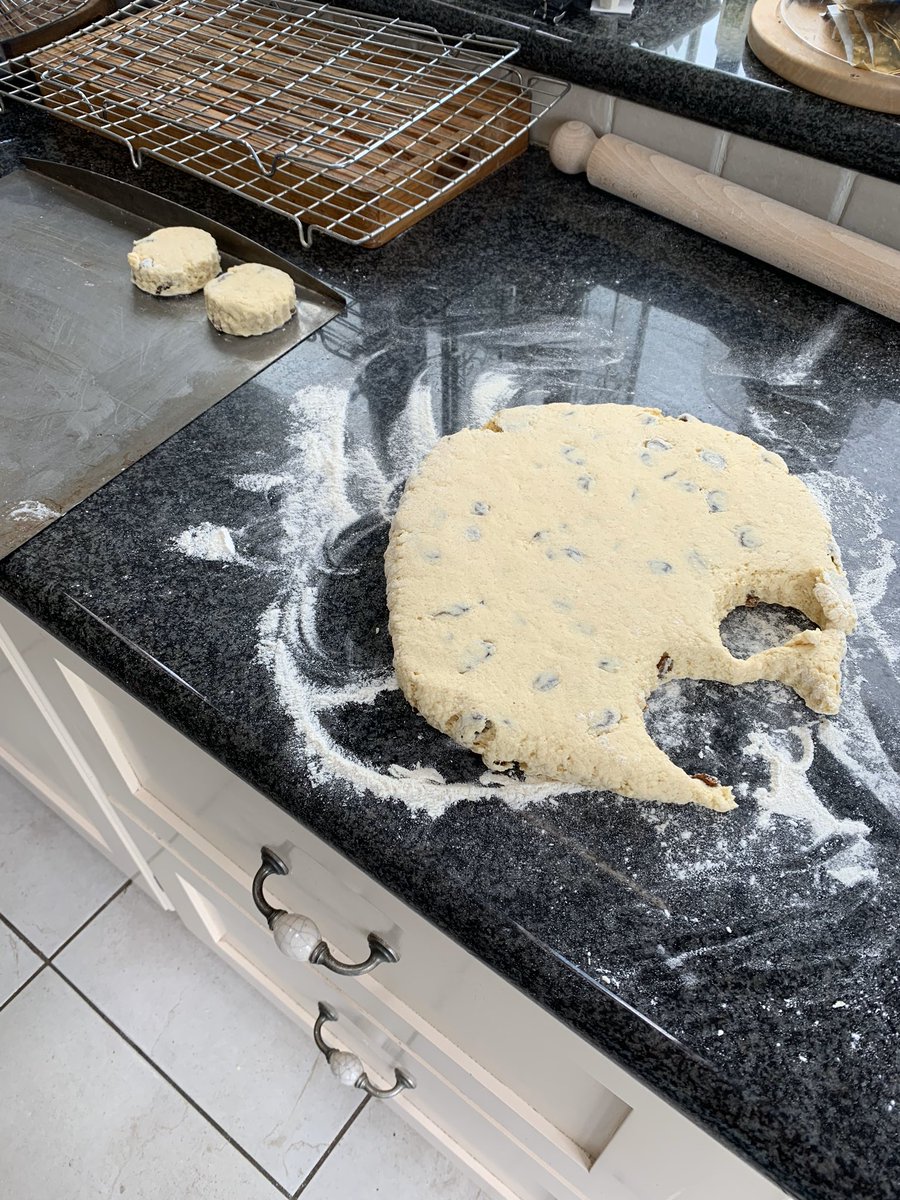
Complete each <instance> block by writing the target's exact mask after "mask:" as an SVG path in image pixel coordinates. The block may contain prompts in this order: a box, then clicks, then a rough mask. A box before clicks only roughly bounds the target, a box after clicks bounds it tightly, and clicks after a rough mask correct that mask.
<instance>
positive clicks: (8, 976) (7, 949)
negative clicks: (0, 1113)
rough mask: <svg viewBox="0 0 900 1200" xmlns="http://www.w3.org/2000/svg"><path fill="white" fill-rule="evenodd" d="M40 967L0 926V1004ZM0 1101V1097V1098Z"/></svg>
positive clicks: (10, 931)
mask: <svg viewBox="0 0 900 1200" xmlns="http://www.w3.org/2000/svg"><path fill="white" fill-rule="evenodd" d="M40 965H41V960H40V959H39V958H38V956H37V955H36V954H32V952H31V951H30V950H29V949H28V947H27V946H26V945H25V943H24V942H23V941H22V939H21V938H17V937H16V935H15V934H14V933H13V932H12V930H10V929H7V928H6V926H5V925H2V924H0V1004H2V1003H3V1001H4V1000H6V999H8V998H9V997H10V996H11V995H12V994H13V992H14V991H15V990H16V988H18V987H21V986H22V984H23V983H24V982H25V980H26V979H29V978H30V977H31V976H32V975H33V974H34V973H35V971H37V970H38V968H39V967H40ZM0 1100H2V1097H0Z"/></svg>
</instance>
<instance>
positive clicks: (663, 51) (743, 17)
mask: <svg viewBox="0 0 900 1200" xmlns="http://www.w3.org/2000/svg"><path fill="white" fill-rule="evenodd" d="M753 3H754V0H636V3H635V7H634V12H633V14H632V15H631V16H623V15H620V14H614V13H585V12H582V13H578V14H576V15H573V16H567V17H566V18H565V19H564V20H563V21H561V22H560V23H559V24H557V25H548V24H547V22H546V21H544V20H542V19H541V18H539V17H535V16H534V15H533V14H534V10H535V8H536V7H538V3H537V0H454V2H452V3H451V2H450V0H397V2H396V3H395V6H394V8H395V10H396V11H397V12H398V13H399V14H400V15H401V16H404V17H409V18H412V19H414V20H417V21H421V22H423V23H425V24H429V25H436V26H438V27H439V28H441V29H446V30H450V31H452V32H454V33H466V32H468V31H469V30H471V29H475V30H477V31H478V32H481V33H488V34H499V35H502V36H506V37H514V38H515V39H516V40H517V41H518V42H519V43H520V44H521V47H522V49H521V53H520V54H519V55H518V57H517V59H516V62H517V63H522V64H526V65H527V66H529V67H531V68H532V69H534V70H536V71H541V72H544V73H545V74H549V75H555V76H557V77H558V78H560V79H567V80H570V81H572V82H573V83H580V84H583V85H584V86H586V87H591V88H596V89H597V90H598V91H601V92H611V93H612V94H613V95H616V96H625V97H627V98H628V99H631V100H635V101H637V102H638V103H640V104H646V105H649V106H651V107H652V108H659V109H663V110H665V111H667V112H673V113H677V114H678V115H679V116H682V117H690V118H692V119H693V120H695V121H703V122H706V123H707V124H710V125H715V126H717V127H719V128H720V129H728V130H730V131H731V132H733V133H740V134H744V135H745V136H747V137H751V138H755V139H756V140H757V141H763V142H771V143H772V144H774V145H776V146H784V147H786V148H787V149H789V150H795V151H797V152H798V153H800V154H809V155H811V156H812V157H814V158H821V159H824V160H825V161H826V162H833V163H837V164H839V165H840V166H844V167H851V168H853V169H855V170H858V171H862V172H864V173H866V174H869V175H878V176H881V177H883V178H885V179H891V180H900V119H898V118H897V117H894V116H888V115H886V114H884V113H876V112H869V111H867V110H865V109H861V108H854V107H852V106H850V105H847V104H839V103H838V102H836V101H834V100H827V99H825V98H824V97H822V96H817V95H815V94H814V93H813V92H808V91H805V90H804V89H802V88H799V87H796V86H795V85H794V84H792V83H788V82H787V81H786V80H784V79H781V78H780V77H779V76H778V75H775V74H774V73H773V72H772V71H770V70H769V69H768V68H767V67H764V66H763V64H762V63H761V62H760V61H759V59H758V58H757V57H756V56H755V55H754V53H753V52H752V50H750V49H749V47H748V46H747V44H746V30H747V26H748V24H749V21H750V10H751V9H752V7H753ZM354 7H356V8H359V9H363V10H365V11H368V12H376V13H377V12H381V11H383V9H384V0H354Z"/></svg>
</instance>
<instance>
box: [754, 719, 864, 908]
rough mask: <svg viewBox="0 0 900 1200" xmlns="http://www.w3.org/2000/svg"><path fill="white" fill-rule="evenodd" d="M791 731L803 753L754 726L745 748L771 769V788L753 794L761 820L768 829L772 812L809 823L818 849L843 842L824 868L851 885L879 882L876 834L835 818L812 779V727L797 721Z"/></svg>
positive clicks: (807, 827)
mask: <svg viewBox="0 0 900 1200" xmlns="http://www.w3.org/2000/svg"><path fill="white" fill-rule="evenodd" d="M790 733H791V734H792V735H793V737H794V738H795V739H796V741H797V743H798V746H799V749H800V754H799V756H798V757H795V756H794V755H793V753H792V752H791V749H790V748H789V747H787V746H785V745H783V744H780V739H778V738H776V737H774V736H772V735H770V734H768V733H766V732H765V731H764V730H762V729H757V730H754V732H753V734H752V735H751V738H750V741H749V742H748V744H747V746H746V747H745V748H744V753H745V754H751V755H757V756H759V757H760V758H763V759H765V760H766V762H767V764H768V767H769V786H768V787H765V788H757V789H756V791H755V792H754V794H753V796H754V799H755V800H756V802H757V804H758V805H759V819H758V823H759V825H760V826H761V827H762V828H765V827H766V826H767V825H768V823H769V821H770V820H771V818H772V817H773V816H780V817H786V818H787V819H788V820H790V821H793V822H794V823H795V824H797V825H799V826H801V827H805V831H806V832H807V836H808V837H809V839H810V840H809V843H808V845H807V846H806V847H805V849H807V850H812V849H815V848H816V847H817V846H821V845H822V844H823V843H824V842H827V841H829V840H830V839H831V838H839V839H840V840H841V841H842V842H843V843H844V844H843V846H842V847H841V849H839V850H838V851H837V852H836V853H835V854H834V855H833V856H832V857H831V858H829V859H828V860H827V861H826V863H825V864H824V867H825V871H826V872H827V873H828V874H829V875H830V876H831V877H832V878H833V879H836V880H837V881H838V883H841V884H843V885H844V887H852V886H853V885H854V884H857V883H862V882H865V881H868V882H872V883H874V882H876V881H877V879H878V870H877V868H876V867H875V865H874V853H873V850H872V846H871V845H870V843H869V841H868V834H869V833H870V832H871V830H870V829H869V826H868V825H866V824H865V823H864V822H863V821H854V820H851V819H849V818H838V817H835V816H834V814H833V813H832V812H830V811H829V809H828V808H826V807H825V805H824V804H823V803H822V801H821V800H820V799H819V797H818V796H817V795H816V793H815V792H814V791H813V788H812V785H811V784H810V782H809V779H808V778H807V774H806V773H807V771H808V770H809V768H810V767H811V766H812V762H813V753H814V750H813V740H812V735H811V733H810V731H809V729H808V728H805V727H803V726H800V725H792V726H791V728H790Z"/></svg>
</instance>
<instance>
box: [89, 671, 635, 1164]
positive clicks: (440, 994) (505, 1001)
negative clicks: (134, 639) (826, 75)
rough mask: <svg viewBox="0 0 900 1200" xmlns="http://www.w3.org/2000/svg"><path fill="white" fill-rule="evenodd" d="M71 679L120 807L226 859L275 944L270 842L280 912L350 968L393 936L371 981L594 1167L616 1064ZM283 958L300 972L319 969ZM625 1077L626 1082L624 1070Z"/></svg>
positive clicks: (241, 898)
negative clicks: (121, 785)
mask: <svg viewBox="0 0 900 1200" xmlns="http://www.w3.org/2000/svg"><path fill="white" fill-rule="evenodd" d="M67 674H68V677H69V682H70V685H71V686H72V688H73V690H74V692H75V694H76V696H77V697H78V699H79V701H80V703H81V704H82V706H83V707H84V710H85V712H86V713H87V715H88V717H89V718H90V720H91V722H92V724H93V725H94V727H95V728H96V730H97V732H98V734H99V736H100V737H101V738H102V740H103V742H104V744H105V745H106V746H107V749H108V751H109V753H110V755H111V757H112V758H113V760H114V761H115V762H116V764H117V766H118V767H119V770H120V772H121V774H122V777H123V780H124V781H125V783H126V784H127V786H126V787H125V789H124V790H121V791H120V792H119V793H117V799H116V802H117V803H120V804H122V805H124V806H125V807H126V808H127V811H129V812H130V813H131V815H132V816H133V817H134V818H135V819H136V820H137V821H138V822H139V823H140V824H142V825H145V826H148V827H150V828H152V829H153V830H154V831H155V832H156V833H158V835H159V836H160V838H161V839H162V840H164V841H165V840H169V839H170V833H169V831H170V830H175V831H177V833H179V834H180V835H181V836H182V837H183V838H184V842H185V843H186V844H190V843H192V844H193V846H194V848H195V849H196V850H197V851H198V852H199V854H200V855H201V856H202V859H203V860H204V861H205V862H211V863H215V864H217V867H218V869H219V870H220V871H221V876H217V884H219V885H220V886H221V887H222V888H223V890H224V891H226V892H227V893H228V895H229V897H230V899H231V900H232V902H233V903H234V904H235V905H236V906H239V907H241V908H242V909H243V910H244V911H245V913H247V914H248V915H249V916H250V917H251V918H252V919H253V920H254V921H255V922H257V923H258V924H259V925H260V928H261V929H263V930H265V931H266V936H267V937H268V936H270V935H268V931H267V930H266V927H265V924H264V923H263V922H262V919H261V918H260V917H259V915H258V914H257V913H256V910H255V908H254V907H253V902H252V898H251V893H250V884H251V881H252V878H253V875H254V873H255V872H256V870H257V868H258V867H259V864H260V849H261V847H262V846H264V845H269V846H272V847H273V849H275V850H276V851H277V852H278V854H279V855H280V856H281V857H282V858H283V859H284V860H285V862H286V863H287V865H288V867H289V869H290V873H289V875H287V876H286V877H281V878H273V879H270V880H269V881H268V882H267V884H266V890H267V894H268V895H269V896H270V899H271V901H272V903H273V904H275V905H277V906H278V907H282V908H285V909H287V910H288V911H289V912H299V913H303V914H304V915H306V916H309V917H311V918H312V919H313V920H314V921H315V922H316V924H317V925H318V927H319V929H320V930H321V933H322V936H323V938H324V939H325V940H326V941H327V942H328V943H329V945H330V946H331V947H332V949H333V951H334V953H335V954H336V955H337V956H338V957H341V958H343V959H345V960H347V961H359V960H360V959H362V958H365V956H366V954H367V952H368V947H367V945H366V937H367V935H368V933H369V932H375V933H377V934H379V935H380V936H381V937H383V938H384V939H385V940H386V941H387V942H388V944H389V945H391V946H392V947H393V948H394V949H396V950H397V951H398V952H399V954H400V961H399V962H398V963H396V964H385V965H383V966H380V967H378V968H377V969H376V971H375V972H373V974H372V975H371V976H367V977H366V978H365V980H363V981H361V983H362V985H363V986H364V987H366V988H367V989H368V990H370V991H372V992H376V993H377V994H378V995H379V997H381V998H382V1000H383V1002H384V1004H385V1005H386V1006H391V1005H393V1007H395V1008H396V1009H397V1010H398V1011H402V1012H404V1013H407V1012H409V1013H413V1014H416V1015H417V1016H418V1017H419V1018H421V1019H422V1020H423V1021H425V1022H426V1023H427V1024H428V1025H429V1027H430V1028H432V1029H434V1030H436V1031H438V1032H439V1033H440V1034H441V1035H442V1036H443V1038H444V1039H446V1041H447V1042H448V1043H450V1044H451V1045H454V1046H458V1047H462V1048H463V1049H464V1050H465V1053H466V1055H467V1056H468V1057H469V1059H471V1060H474V1062H476V1063H478V1064H480V1066H481V1068H484V1069H486V1071H487V1072H489V1073H490V1075H491V1076H492V1077H493V1078H494V1079H495V1080H498V1081H499V1082H501V1083H502V1084H503V1085H505V1086H506V1087H508V1088H509V1089H511V1091H512V1092H513V1093H515V1095H516V1096H518V1097H519V1098H520V1099H521V1100H522V1101H524V1103H525V1105H526V1106H527V1107H528V1108H530V1109H532V1110H534V1112H535V1113H537V1114H539V1115H540V1116H541V1117H543V1118H544V1119H545V1120H546V1121H547V1122H548V1123H549V1125H550V1126H552V1127H553V1128H554V1129H555V1130H556V1131H557V1132H558V1134H559V1135H560V1136H561V1137H562V1139H564V1140H565V1142H566V1143H567V1144H574V1146H575V1147H577V1150H578V1154H579V1156H580V1158H581V1159H582V1161H583V1162H584V1163H587V1164H590V1163H592V1162H594V1161H595V1160H596V1158H597V1157H598V1156H599V1155H600V1154H601V1153H602V1151H603V1149H604V1148H605V1146H606V1145H607V1143H608V1142H609V1139H610V1138H611V1136H612V1135H613V1133H614V1132H615V1130H616V1129H617V1128H618V1126H619V1124H620V1123H621V1121H622V1119H623V1118H624V1116H625V1115H627V1113H628V1111H629V1102H628V1101H627V1099H626V1098H625V1097H624V1096H623V1095H622V1093H620V1092H619V1091H618V1089H617V1088H616V1087H615V1086H610V1084H609V1083H608V1082H607V1080H606V1077H605V1076H606V1074H607V1073H608V1071H609V1070H610V1069H612V1070H615V1068H612V1065H611V1064H608V1063H607V1062H606V1060H605V1059H603V1058H602V1056H601V1055H599V1054H597V1052H596V1051H592V1050H591V1049H590V1048H589V1047H588V1046H587V1045H586V1044H585V1043H584V1042H583V1041H582V1040H581V1039H580V1038H578V1037H577V1036H576V1035H574V1034H572V1033H571V1032H570V1031H568V1030H566V1029H565V1028H564V1027H563V1026H562V1025H560V1024H559V1023H558V1022H556V1021H555V1020H554V1019H553V1018H552V1017H550V1016H549V1015H548V1014H547V1013H546V1012H544V1011H543V1010H542V1009H540V1008H539V1007H538V1006H537V1005H536V1004H534V1003H533V1002H532V1001H530V1000H528V999H527V997H525V996H523V995H522V994H521V993H519V992H518V991H516V989H515V988H513V987H512V986H511V985H509V984H508V983H506V982H505V981H504V980H502V979H501V978H500V977H499V976H498V975H496V974H495V973H494V972H493V971H491V970H490V969H489V968H487V967H485V966H484V964H482V963H480V962H479V961H478V960H477V959H476V958H475V957H474V956H472V955H471V954H469V953H467V952H466V951H465V950H463V949H462V948H461V947H459V946H457V945H456V943H454V942H453V941H451V939H450V938H448V937H446V935H444V934H442V933H440V932H439V931H438V930H436V929H435V928H434V927H433V926H432V925H430V924H429V923H428V922H427V921H425V920H424V919H423V918H422V917H420V916H419V915H418V914H416V913H414V912H413V911H412V910H411V909H409V908H408V907H407V906H406V905H404V904H402V903H401V902H400V901H398V900H397V899H396V898H395V897H394V896H392V895H391V894H390V893H389V892H387V891H386V890H385V889H384V888H382V887H380V886H379V885H378V884H377V883H375V882H374V881H373V880H372V879H371V878H370V877H369V876H367V875H366V874H365V873H364V872H362V871H360V870H359V869H358V868H356V867H354V866H353V865H352V864H351V863H349V862H348V861H347V860H346V859H344V858H343V857H342V856H341V855H340V854H338V853H336V852H335V851H334V850H332V849H331V847H329V846H327V845H326V844H325V843H324V842H323V841H322V840H321V839H320V838H318V837H316V836H315V835H314V834H312V833H311V832H310V831H309V830H307V829H306V828H305V827H304V826H302V825H301V824H300V823H299V822H298V821H296V820H295V819H294V818H293V817H291V816H290V815H289V814H288V813H286V812H284V810H282V809H280V808H278V807H277V806H276V805H274V804H272V803H271V802H270V801H268V800H266V799H265V798H264V797H263V796H261V795H260V794H259V793H258V792H256V791H255V790H254V789H252V788H250V787H249V786H248V785H246V784H245V783H243V782H242V781H241V780H240V779H238V778H237V777H236V776H235V775H233V774H232V773H231V772H230V771H228V770H227V769H225V768H224V767H222V765H221V764H220V763H218V762H216V761H215V760H214V759H212V758H211V757H210V756H209V755H207V754H205V753H204V752H203V751H201V750H199V749H198V748H197V747H196V746H194V745H193V744H192V743H190V742H188V741H187V739H186V738H184V737H183V736H182V735H181V734H179V733H177V732H176V731H175V730H173V729H171V728H170V727H169V726H167V725H166V724H165V723H164V722H163V721H161V720H160V719H159V718H157V717H155V716H154V715H153V714H152V713H150V712H148V711H147V710H146V709H145V708H144V707H143V706H142V705H140V704H138V703H137V702H136V701H135V700H133V699H132V698H131V697H129V696H127V695H125V694H124V693H123V692H121V690H120V689H118V688H116V687H115V685H113V684H110V683H109V681H108V680H105V679H103V678H102V677H101V676H99V675H98V674H97V673H96V672H91V671H90V669H89V668H87V669H85V670H84V671H79V674H78V676H77V677H76V676H73V675H72V674H71V673H70V672H69V673H67ZM185 853H186V854H188V853H189V851H187V850H185ZM200 869H201V872H202V873H203V868H202V867H201V868H200ZM285 962H286V964H287V968H288V969H289V970H290V971H292V972H295V973H302V972H308V971H311V970H317V969H316V968H312V967H310V966H309V965H307V964H298V963H295V962H290V961H289V960H285ZM317 973H319V974H321V971H318V972H317ZM617 1078H621V1079H622V1080H625V1079H627V1077H626V1076H625V1075H624V1073H622V1072H617Z"/></svg>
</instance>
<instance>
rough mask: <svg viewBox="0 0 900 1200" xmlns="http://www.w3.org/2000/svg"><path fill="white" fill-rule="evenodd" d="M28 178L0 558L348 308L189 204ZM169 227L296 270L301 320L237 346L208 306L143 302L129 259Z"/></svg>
mask: <svg viewBox="0 0 900 1200" xmlns="http://www.w3.org/2000/svg"><path fill="white" fill-rule="evenodd" d="M24 165H25V169H24V170H18V171H14V172H12V174H10V175H7V176H5V177H4V178H2V179H0V296H2V297H3V304H2V308H0V557H2V556H3V555H5V554H8V553H9V552H10V551H11V550H13V549H15V548H16V546H19V545H21V544H22V543H23V542H25V541H27V540H28V538H29V537H31V536H32V535H33V534H34V533H36V532H37V531H38V530H39V529H41V528H43V527H44V526H45V525H47V524H49V523H50V522H51V521H53V520H55V519H56V518H57V517H59V516H61V515H62V513H64V512H67V511H68V510H69V509H70V508H72V507H73V506H74V505H75V504H77V503H78V502H79V501H80V500H83V499H84V498H85V497H86V496H89V495H90V494H91V493H92V492H94V491H96V489H97V488H99V487H100V486H101V485H102V484H104V483H106V481H107V480H109V479H111V478H112V477H113V476H114V475H116V474H118V472H119V471H121V470H123V469H124V468H125V467H126V466H128V465H129V464H130V463H133V462H135V461H136V460H137V459H139V458H141V457H142V456H143V455H144V454H146V453H147V452H148V451H149V450H152V449H153V447H155V446H157V445H159V443H160V442H162V441H164V440H165V439H166V438H168V437H171V435H172V434H173V433H175V432H177V430H179V429H181V428H182V427H183V426H184V425H186V424H187V423H188V422H189V421H192V420H193V419H194V418H195V417H197V416H199V415H200V413H202V412H205V411H206V409H208V408H210V407H211V406H212V405H213V404H215V403H216V402H217V401H218V400H221V399H222V398H223V397H224V396H227V395H228V393H229V392H232V391H234V389H235V388H237V387H238V386H240V384H242V383H245V382H246V381H247V380H248V379H251V378H252V377H253V376H254V375H256V374H257V373H258V372H259V371H261V370H262V369H263V367H266V366H268V365H269V364H270V363H272V362H274V361H275V359H277V358H280V357H281V355H283V354H284V353H286V351H288V350H290V349H292V347H294V346H296V345H297V343H298V342H301V341H302V340H303V339H304V338H306V337H309V335H310V334H311V333H313V332H314V331H315V330H317V329H319V328H320V327H321V326H322V325H324V324H325V323H326V322H327V321H330V320H331V318H332V317H335V316H337V315H338V313H340V312H341V311H342V310H343V307H344V300H343V298H342V297H341V296H340V295H339V294H338V293H337V292H335V291H333V290H332V289H331V288H328V287H326V286H325V285H323V284H321V283H319V282H318V281H317V280H316V279H314V278H313V277H312V276H310V275H308V274H307V273H306V272H305V271H302V270H300V269H299V268H297V267H295V266H294V265H293V263H290V262H288V261H286V260H285V259H282V258H280V257H279V256H278V255H276V254H272V253H270V252H269V251H268V250H266V249H265V248H264V247H262V246H259V245H257V244H256V243H255V242H252V241H249V240H248V239H247V238H243V237H241V236H240V235H238V234H236V233H234V232H233V231H232V230H230V229H227V228H226V227H225V226H223V225H219V224H217V223H216V222H215V221H210V220H207V219H206V218H205V217H202V216H200V215H199V214H198V213H195V212H192V211H191V210H190V209H188V208H184V207H183V206H182V205H180V204H175V203H173V202H172V201H169V200H163V199H162V198H161V197H159V196H155V195H152V194H151V193H149V192H145V191H143V190H142V189H140V188H135V187H132V186H130V185H128V184H124V183H119V182H118V181H116V180H113V179H108V178H106V177H105V176H102V175H96V174H94V173H93V172H91V171H85V170H81V169H79V168H76V167H69V166H62V165H58V164H55V163H48V162H37V161H31V160H27V159H26V160H25V164H24ZM101 196H102V197H103V199H100V197H101ZM160 225H195V226H199V227H200V228H202V229H206V230H208V231H209V233H211V234H212V235H213V237H214V238H215V239H216V242H217V243H218V245H219V250H220V252H221V255H222V264H223V267H229V266H232V265H233V264H234V263H236V262H244V261H252V262H262V263H268V264H270V265H271V266H275V267H279V268H280V269H281V270H283V271H286V272H287V273H288V274H289V275H290V276H291V277H292V278H293V280H294V282H295V284H296V285H297V302H298V312H297V317H296V318H295V319H293V320H292V321H290V322H289V323H288V324H287V325H286V326H284V328H283V329H279V330H276V331H275V332H274V333H271V334H266V335H265V336H263V337H255V338H232V337H226V336H224V335H222V334H220V333H217V332H216V331H215V330H214V329H213V328H212V326H211V325H210V323H209V321H208V320H207V317H206V310H205V306H204V302H203V295H202V293H198V294H195V295H193V296H184V297H172V298H169V299H161V298H158V297H156V296H149V295H147V294H145V293H144V292H141V291H139V290H138V289H137V288H136V287H134V285H133V284H132V283H131V277H130V273H129V270H128V265H127V263H126V261H125V258H126V255H127V253H128V251H129V250H130V249H131V245H132V242H133V241H134V239H135V238H138V237H143V236H144V235H145V234H147V233H149V232H150V231H151V230H153V229H155V228H158V227H159V226H160Z"/></svg>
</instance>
